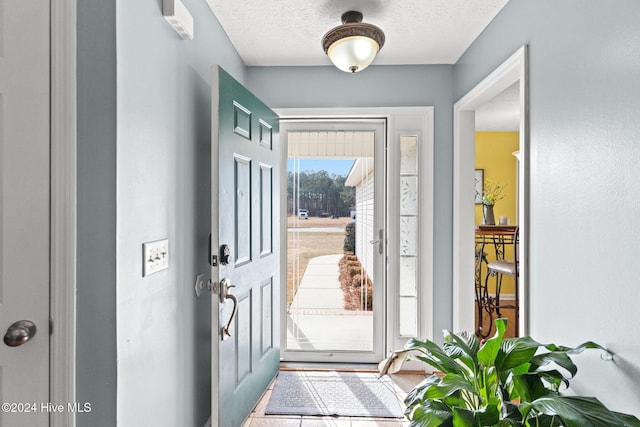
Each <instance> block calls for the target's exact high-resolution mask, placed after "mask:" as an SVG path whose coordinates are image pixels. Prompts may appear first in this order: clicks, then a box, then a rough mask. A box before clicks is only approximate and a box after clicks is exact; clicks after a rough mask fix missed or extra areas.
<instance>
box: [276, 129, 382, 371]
mask: <svg viewBox="0 0 640 427" xmlns="http://www.w3.org/2000/svg"><path fill="white" fill-rule="evenodd" d="M285 123H286V122H284V123H283V129H282V131H281V140H282V141H286V145H287V150H288V159H287V164H288V171H287V206H286V211H287V215H286V218H287V239H286V241H287V248H286V249H287V286H286V287H287V292H286V295H287V299H286V304H283V308H284V309H285V311H286V313H285V318H284V319H283V320H282V323H283V324H284V325H286V330H285V331H284V332H283V335H282V336H283V347H282V359H283V360H286V361H314V362H317V361H330V362H351V363H374V362H377V361H379V360H381V359H382V357H383V349H384V326H383V325H384V317H385V316H384V307H385V288H386V286H385V277H386V274H385V268H384V256H385V244H384V239H383V238H382V237H380V236H381V234H384V228H385V223H386V219H385V215H386V212H385V204H386V203H385V200H386V195H385V193H386V186H385V183H384V171H385V169H386V165H385V162H386V160H385V157H384V153H385V151H386V150H385V148H386V137H385V125H386V121H385V120H384V119H361V120H351V119H345V120H337V119H333V120H329V121H326V120H320V121H319V120H310V121H304V122H296V123H288V124H285Z"/></svg>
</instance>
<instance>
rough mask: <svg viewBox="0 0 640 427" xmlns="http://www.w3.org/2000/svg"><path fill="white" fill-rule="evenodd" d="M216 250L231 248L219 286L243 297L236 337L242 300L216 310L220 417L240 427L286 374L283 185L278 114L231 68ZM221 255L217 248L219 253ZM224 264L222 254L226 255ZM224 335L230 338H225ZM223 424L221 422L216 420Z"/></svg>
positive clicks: (223, 82) (223, 115)
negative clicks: (281, 287)
mask: <svg viewBox="0 0 640 427" xmlns="http://www.w3.org/2000/svg"><path fill="white" fill-rule="evenodd" d="M212 91H213V93H212V102H213V108H212V114H213V117H212V122H213V129H212V140H213V141H212V143H213V149H212V153H213V158H212V161H213V162H214V163H213V164H217V165H218V167H217V168H215V167H214V168H212V170H213V176H212V184H213V186H212V189H213V194H212V212H213V215H212V216H213V218H212V229H213V232H212V248H220V247H221V245H228V246H229V247H230V253H231V259H230V260H229V262H228V263H227V264H226V265H223V263H222V262H221V263H220V264H219V265H217V266H213V267H212V278H213V281H217V282H219V283H222V282H223V279H226V280H229V281H230V283H231V285H232V286H233V287H232V288H230V289H229V293H230V294H232V295H234V296H235V298H236V300H237V312H236V313H235V316H234V317H233V320H232V321H231V324H230V328H229V333H230V336H223V334H222V333H221V330H222V328H223V327H224V326H225V325H227V323H228V322H229V319H230V318H231V317H232V316H233V315H234V307H233V306H234V303H235V302H234V301H233V298H231V297H229V298H228V299H227V300H226V301H223V302H221V301H220V297H219V292H216V293H214V295H213V298H212V303H213V307H218V309H217V310H216V309H214V310H212V311H213V319H212V321H213V337H212V340H213V345H212V347H213V349H212V358H213V361H212V365H213V366H212V369H213V389H212V399H213V403H212V408H213V410H212V412H213V413H212V420H214V424H216V425H218V426H220V427H227V426H229V427H236V426H240V425H241V424H242V422H243V420H244V419H245V417H246V416H247V415H248V414H249V413H250V411H251V409H252V408H253V406H254V405H255V403H256V402H257V401H258V399H259V398H260V396H261V395H262V393H263V391H264V390H265V389H266V388H267V386H268V385H269V383H270V381H271V380H272V379H273V377H274V376H275V374H276V373H277V371H278V368H279V363H280V349H279V346H277V345H274V343H278V342H279V335H278V331H279V327H278V325H277V324H276V323H275V322H276V321H277V320H279V317H278V316H277V315H275V314H274V313H278V310H279V300H280V299H279V296H278V295H279V294H278V286H274V283H279V281H280V272H279V269H280V255H279V254H280V251H279V250H277V248H279V245H280V240H279V233H278V232H277V229H278V228H277V227H278V226H277V224H278V223H279V218H280V216H279V212H278V211H277V209H275V210H274V206H275V207H277V206H279V205H278V204H277V203H274V202H273V201H274V200H276V201H277V200H278V197H279V191H278V189H279V186H278V185H277V183H274V178H276V177H278V176H279V164H278V163H279V161H278V159H279V156H280V154H279V152H278V150H279V146H278V144H277V142H275V141H277V134H278V117H277V115H276V114H275V113H273V112H272V111H271V110H270V109H269V108H268V107H267V106H266V105H264V104H263V103H262V102H260V100H258V99H257V98H256V97H255V96H253V95H252V94H251V93H250V92H249V91H248V90H246V89H245V88H244V87H243V86H242V85H240V83H238V82H237V81H235V80H234V79H233V78H232V77H231V76H229V75H228V74H227V73H226V72H224V70H222V69H221V68H219V67H214V70H213V79H212ZM213 252H214V254H213V255H216V254H215V252H216V250H215V249H213ZM220 260H222V257H220ZM223 338H225V339H224V340H223ZM215 420H217V422H215Z"/></svg>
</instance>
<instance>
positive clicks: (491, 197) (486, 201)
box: [482, 180, 506, 225]
mask: <svg viewBox="0 0 640 427" xmlns="http://www.w3.org/2000/svg"><path fill="white" fill-rule="evenodd" d="M505 187H506V185H502V184H497V183H493V182H491V181H489V180H487V182H486V183H485V185H484V189H483V190H482V223H483V224H487V225H494V224H495V223H496V218H495V215H494V213H493V205H495V204H496V202H497V201H498V200H502V199H504V197H505V194H502V192H503V191H504V189H505Z"/></svg>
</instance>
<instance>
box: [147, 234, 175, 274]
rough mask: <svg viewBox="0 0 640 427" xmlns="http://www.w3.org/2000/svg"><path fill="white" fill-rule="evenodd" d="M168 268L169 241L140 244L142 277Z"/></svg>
mask: <svg viewBox="0 0 640 427" xmlns="http://www.w3.org/2000/svg"><path fill="white" fill-rule="evenodd" d="M167 268H169V239H164V240H156V241H155V242H147V243H143V244H142V277H147V276H148V275H150V274H153V273H157V272H158V271H161V270H166V269H167Z"/></svg>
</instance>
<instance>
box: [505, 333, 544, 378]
mask: <svg viewBox="0 0 640 427" xmlns="http://www.w3.org/2000/svg"><path fill="white" fill-rule="evenodd" d="M542 346H543V345H542V344H540V343H539V342H537V341H535V340H534V339H532V338H531V337H519V338H509V339H506V340H504V341H503V342H502V347H501V350H502V351H501V352H500V354H498V356H497V357H496V366H497V367H498V369H500V370H501V371H505V370H508V369H513V368H515V367H518V366H520V365H523V364H526V363H529V362H531V359H532V358H533V357H534V355H535V354H536V352H537V351H538V348H540V347H542Z"/></svg>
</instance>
